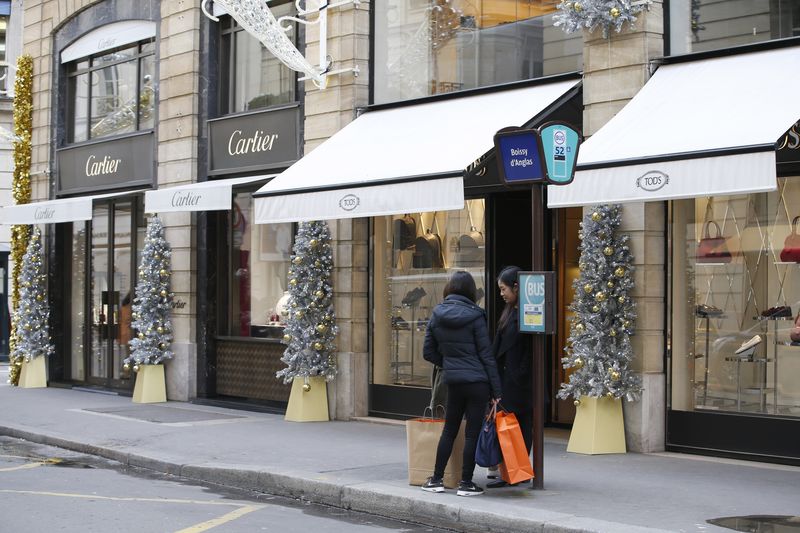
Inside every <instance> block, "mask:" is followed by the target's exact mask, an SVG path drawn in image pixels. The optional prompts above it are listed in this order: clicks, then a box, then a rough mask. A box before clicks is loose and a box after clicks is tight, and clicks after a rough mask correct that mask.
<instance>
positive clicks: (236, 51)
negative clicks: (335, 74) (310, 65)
mask: <svg viewBox="0 0 800 533" xmlns="http://www.w3.org/2000/svg"><path fill="white" fill-rule="evenodd" d="M270 10H271V11H272V14H273V15H275V18H280V17H283V16H286V15H296V12H295V9H294V3H293V2H290V3H284V4H282V5H277V6H272V5H270ZM290 36H291V37H294V38H295V41H296V36H297V28H296V27H295V28H294V29H293V30H292V32H291V33H290ZM220 80H221V82H220V112H221V114H223V115H225V114H228V113H239V112H242V111H253V110H255V109H261V108H264V107H269V106H273V105H277V104H287V103H291V102H294V101H295V100H296V97H295V95H296V92H297V91H296V87H295V85H296V76H295V73H294V71H292V70H291V69H290V68H289V67H287V66H286V65H284V64H283V63H281V62H280V61H279V60H278V59H277V58H276V57H275V56H274V55H272V53H271V52H270V51H269V50H267V49H266V48H265V47H264V46H263V45H262V44H261V43H260V42H259V41H258V39H256V38H255V37H253V36H252V35H250V34H249V33H247V32H246V31H244V29H243V28H242V27H241V26H239V25H238V24H237V23H236V21H235V20H234V19H233V18H231V17H224V18H223V19H222V46H221V57H220Z"/></svg>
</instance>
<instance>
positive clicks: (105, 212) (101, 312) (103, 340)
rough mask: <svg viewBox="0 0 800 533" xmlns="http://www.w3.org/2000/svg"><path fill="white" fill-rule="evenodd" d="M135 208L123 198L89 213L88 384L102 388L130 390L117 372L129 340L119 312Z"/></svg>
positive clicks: (128, 276)
mask: <svg viewBox="0 0 800 533" xmlns="http://www.w3.org/2000/svg"><path fill="white" fill-rule="evenodd" d="M134 209H135V206H134V203H133V201H132V200H130V199H126V200H116V201H111V202H108V203H103V204H98V205H95V207H94V211H93V213H92V223H91V235H92V237H91V255H90V258H91V271H90V276H89V283H90V289H89V311H90V312H89V317H90V321H91V326H90V343H89V349H88V350H87V354H88V358H89V360H88V362H87V365H86V367H87V368H88V369H89V375H88V376H87V382H89V383H91V384H94V385H100V386H103V387H106V388H117V389H120V388H122V389H125V388H130V387H131V382H132V380H131V374H130V372H125V371H124V370H123V368H122V364H123V361H124V359H125V358H126V357H127V356H128V350H129V348H128V345H127V341H128V340H129V339H130V322H129V319H128V317H129V316H130V314H129V312H127V309H126V310H123V309H122V308H123V306H129V305H130V302H131V300H132V297H133V293H132V291H133V283H134V279H135V278H134V271H135V268H136V265H135V260H136V246H135V244H136V243H135V234H134V233H133V232H132V228H133V220H134V215H135V213H134ZM128 309H129V307H128Z"/></svg>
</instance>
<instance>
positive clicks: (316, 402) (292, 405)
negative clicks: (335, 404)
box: [284, 377, 329, 422]
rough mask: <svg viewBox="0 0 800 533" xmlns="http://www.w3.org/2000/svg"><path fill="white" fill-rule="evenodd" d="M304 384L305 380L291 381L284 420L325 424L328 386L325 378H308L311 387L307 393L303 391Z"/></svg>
mask: <svg viewBox="0 0 800 533" xmlns="http://www.w3.org/2000/svg"><path fill="white" fill-rule="evenodd" d="M304 383H305V378H294V381H292V393H291V394H290V395H289V405H288V406H287V407H286V416H285V417H284V419H285V420H288V421H290V422H327V421H328V420H329V418H328V386H327V384H326V383H325V378H321V377H311V378H308V383H309V385H311V389H310V390H309V391H308V392H306V391H304V390H303V384H304Z"/></svg>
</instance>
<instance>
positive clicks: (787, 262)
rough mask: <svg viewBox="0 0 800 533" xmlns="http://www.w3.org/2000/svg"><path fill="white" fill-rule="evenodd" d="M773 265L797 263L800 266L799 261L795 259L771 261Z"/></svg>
mask: <svg viewBox="0 0 800 533" xmlns="http://www.w3.org/2000/svg"><path fill="white" fill-rule="evenodd" d="M772 264H773V265H797V266H800V263H798V262H796V261H773V262H772Z"/></svg>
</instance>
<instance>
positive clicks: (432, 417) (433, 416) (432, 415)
mask: <svg viewBox="0 0 800 533" xmlns="http://www.w3.org/2000/svg"><path fill="white" fill-rule="evenodd" d="M439 408H441V409H442V418H444V415H445V413H446V412H447V409H445V408H444V405H442V404H436V407H431V406H430V405H429V406H427V407H426V408H425V409H423V410H422V418H430V419H431V420H434V419H435V418H436V409H439ZM428 411H430V413H431V416H427V413H428Z"/></svg>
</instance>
